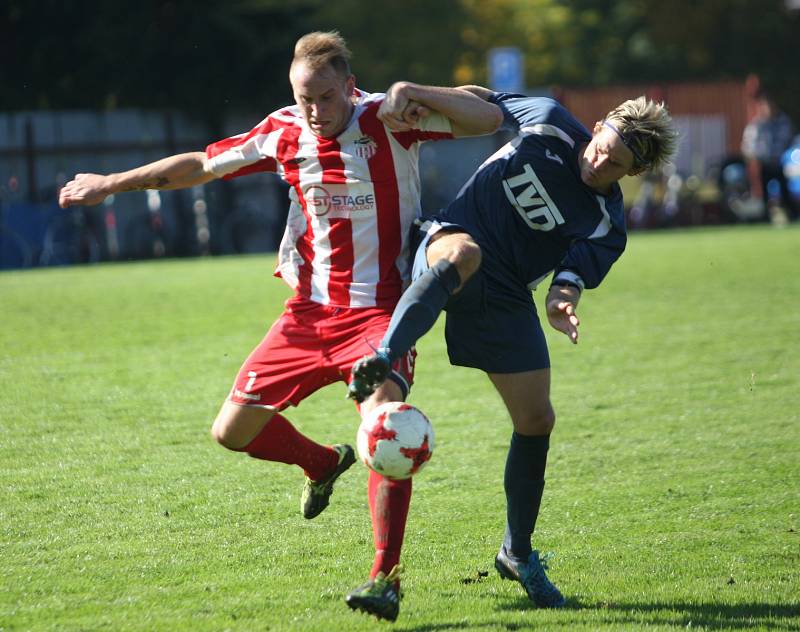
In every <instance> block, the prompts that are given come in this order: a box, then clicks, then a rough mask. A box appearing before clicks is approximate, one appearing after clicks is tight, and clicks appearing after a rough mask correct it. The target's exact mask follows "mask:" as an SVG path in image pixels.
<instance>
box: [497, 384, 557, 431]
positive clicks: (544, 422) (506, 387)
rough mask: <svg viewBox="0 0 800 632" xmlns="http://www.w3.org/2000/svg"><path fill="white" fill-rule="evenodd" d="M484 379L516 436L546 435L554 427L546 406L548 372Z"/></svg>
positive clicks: (551, 413) (550, 408)
mask: <svg viewBox="0 0 800 632" xmlns="http://www.w3.org/2000/svg"><path fill="white" fill-rule="evenodd" d="M488 375H489V379H490V380H491V381H492V384H494V387H495V388H496V389H497V392H498V393H500V397H501V398H502V399H503V402H504V403H505V405H506V408H507V409H508V412H509V415H511V422H512V423H513V424H514V430H515V431H516V432H518V433H520V434H524V435H544V434H550V432H551V431H552V430H553V426H554V424H555V413H554V412H553V406H552V404H551V403H550V369H536V370H533V371H524V372H521V373H489V374H488Z"/></svg>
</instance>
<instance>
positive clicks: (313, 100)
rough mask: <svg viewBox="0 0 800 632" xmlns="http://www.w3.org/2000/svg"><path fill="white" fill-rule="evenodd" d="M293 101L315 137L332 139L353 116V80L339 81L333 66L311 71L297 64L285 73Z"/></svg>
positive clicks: (300, 63)
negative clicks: (287, 75)
mask: <svg viewBox="0 0 800 632" xmlns="http://www.w3.org/2000/svg"><path fill="white" fill-rule="evenodd" d="M289 81H290V82H291V84H292V91H293V92H294V100H295V101H296V102H297V105H298V106H299V107H300V112H302V114H303V118H304V119H305V120H306V123H308V126H309V127H310V128H311V131H312V132H314V134H316V135H317V136H324V137H332V136H336V135H338V134H339V133H340V132H342V131H343V130H344V128H345V127H347V123H348V122H349V121H350V115H351V114H352V113H353V102H352V96H353V90H354V89H355V78H354V77H353V76H352V75H350V76H349V77H346V78H345V77H342V76H341V75H340V74H338V73H337V72H336V70H334V68H333V66H330V65H328V66H324V67H322V68H319V69H317V70H311V69H310V68H308V67H307V66H306V64H305V63H303V62H298V63H296V64H294V65H293V66H292V69H291V70H290V71H289Z"/></svg>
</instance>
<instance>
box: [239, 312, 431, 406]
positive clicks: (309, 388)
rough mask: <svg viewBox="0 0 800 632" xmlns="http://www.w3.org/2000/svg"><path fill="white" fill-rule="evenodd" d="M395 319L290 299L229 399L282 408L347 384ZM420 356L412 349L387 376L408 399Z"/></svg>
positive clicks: (248, 361)
mask: <svg viewBox="0 0 800 632" xmlns="http://www.w3.org/2000/svg"><path fill="white" fill-rule="evenodd" d="M391 317H392V312H391V311H390V310H387V309H383V308H378V307H358V308H342V307H331V306H329V305H321V304H319V303H315V302H313V301H309V300H307V299H304V298H300V297H297V296H295V297H293V298H291V299H289V300H288V301H286V309H285V310H284V312H283V314H281V317H280V318H279V319H278V320H277V321H275V323H274V324H273V325H272V327H271V328H270V330H269V331H268V332H267V335H266V336H265V337H264V339H263V340H262V341H261V343H260V344H259V345H258V346H257V347H256V348H255V349H253V351H252V352H251V353H250V356H249V357H248V358H247V360H245V362H244V364H243V365H242V368H241V369H239V374H238V375H237V376H236V380H235V381H234V383H233V388H232V389H231V392H230V395H229V396H228V399H229V400H230V401H231V402H233V403H235V404H241V405H244V406H260V407H264V408H270V409H274V410H283V409H284V408H286V407H287V406H289V405H290V404H291V405H292V406H297V404H299V403H300V402H301V401H302V400H303V399H305V398H306V397H308V396H309V395H311V394H312V393H314V392H315V391H316V390H318V389H320V388H322V387H323V386H327V385H328V384H332V383H333V382H347V381H348V380H349V378H350V369H351V368H352V366H353V364H354V363H355V361H356V360H358V359H360V358H362V357H363V356H365V355H369V354H371V353H372V352H373V349H374V348H377V347H378V344H379V343H380V341H381V339H382V338H383V335H384V334H385V333H386V329H387V328H388V326H389V320H390V319H391ZM416 355H417V353H416V351H415V350H414V349H413V348H412V349H411V351H409V352H408V354H407V355H406V356H405V357H403V358H401V359H399V360H397V361H396V362H395V363H394V364H393V365H392V373H390V374H389V379H391V380H393V381H394V382H396V383H397V384H398V386H400V388H401V389H402V390H403V395H404V396H405V395H408V391H409V389H410V388H411V385H412V384H413V382H414V360H415V358H416ZM343 393H344V391H343Z"/></svg>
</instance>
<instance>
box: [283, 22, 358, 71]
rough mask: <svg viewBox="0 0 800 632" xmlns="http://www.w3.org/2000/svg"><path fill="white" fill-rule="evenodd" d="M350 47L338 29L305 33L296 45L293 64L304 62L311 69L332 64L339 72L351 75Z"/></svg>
mask: <svg viewBox="0 0 800 632" xmlns="http://www.w3.org/2000/svg"><path fill="white" fill-rule="evenodd" d="M351 56H352V54H351V53H350V49H348V48H347V43H346V42H345V41H344V38H343V37H342V36H341V35H339V33H338V31H329V32H327V33H324V32H322V31H315V32H313V33H308V34H307V35H303V37H301V38H300V39H299V40H297V44H295V46H294V59H292V65H294V64H296V63H298V62H303V63H305V64H306V65H307V66H308V68H309V69H310V70H319V69H320V68H323V67H325V66H327V65H328V64H330V65H331V66H332V67H333V69H334V70H335V71H336V73H337V74H339V75H341V76H342V77H345V78H346V77H349V76H350V75H351V74H352V73H351V72H350V57H351Z"/></svg>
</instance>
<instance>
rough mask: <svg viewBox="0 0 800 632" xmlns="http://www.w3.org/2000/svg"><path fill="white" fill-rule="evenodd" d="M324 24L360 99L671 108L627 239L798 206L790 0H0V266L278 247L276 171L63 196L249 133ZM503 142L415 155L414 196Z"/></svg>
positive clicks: (282, 212)
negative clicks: (411, 87)
mask: <svg viewBox="0 0 800 632" xmlns="http://www.w3.org/2000/svg"><path fill="white" fill-rule="evenodd" d="M333 29H335V30H338V31H339V32H341V34H342V35H343V36H344V37H345V38H346V39H347V41H348V43H349V46H350V48H351V50H352V51H353V61H352V65H353V69H354V73H355V74H356V77H357V85H358V86H359V87H360V88H361V89H363V90H366V91H368V92H382V91H384V90H385V89H386V88H387V87H388V86H389V85H390V84H391V83H392V82H393V81H396V80H400V79H408V80H411V81H416V82H421V83H431V84H440V85H458V84H465V83H477V84H481V85H486V86H488V87H491V88H494V89H497V90H504V91H514V92H522V93H525V94H529V95H548V96H552V97H554V98H556V99H558V100H559V101H561V102H562V103H563V104H564V105H565V106H566V107H567V108H568V109H570V110H571V111H572V112H573V113H574V114H575V115H576V116H577V117H578V118H579V119H580V120H581V121H582V122H583V123H584V124H585V125H586V126H587V127H589V128H591V126H592V124H593V123H594V121H596V120H598V119H600V118H602V117H603V115H604V114H605V113H606V112H608V111H609V110H610V109H611V108H613V107H614V106H616V105H617V104H618V103H620V102H622V101H623V100H625V99H628V98H632V97H636V96H638V95H640V94H645V95H647V96H649V97H650V98H653V99H657V100H663V101H665V102H666V103H667V105H668V106H669V108H670V111H671V112H672V114H673V116H674V118H675V120H676V121H677V124H678V125H679V127H680V130H681V132H682V141H681V145H680V151H679V154H678V156H677V158H676V160H675V162H674V165H671V166H670V167H669V168H667V169H665V170H663V171H662V172H659V173H656V174H652V175H651V176H648V177H647V178H644V179H642V178H638V179H634V178H626V179H624V180H623V182H622V185H623V189H624V190H625V194H626V205H627V213H628V222H629V226H630V227H631V228H632V229H634V230H636V229H656V228H668V227H675V226H694V225H708V224H721V223H734V222H772V223H773V224H775V225H776V226H783V225H786V224H788V223H789V222H791V221H793V220H794V219H795V218H796V217H797V209H798V208H799V207H800V203H799V201H800V138H799V137H796V136H795V133H796V132H797V127H796V124H797V122H798V121H800V90H798V89H797V79H798V70H797V63H796V60H797V59H798V58H799V54H798V49H800V0H705V1H704V2H702V3H698V2H696V1H695V0H692V1H690V0H672V1H670V2H650V1H645V0H618V1H611V0H591V1H590V0H576V1H573V2H566V1H561V0H527V1H525V0H438V1H431V0H402V1H401V0H383V1H382V2H381V3H380V4H379V3H376V2H369V1H366V0H337V1H336V2H330V1H328V2H323V1H322V0H282V1H277V0H228V1H227V2H210V1H207V0H193V1H191V2H189V1H188V0H137V1H136V2H129V1H126V0H120V1H118V2H100V1H95V2H91V1H88V0H59V1H54V0H39V1H35V2H34V1H33V0H31V1H25V0H3V2H2V3H0V60H2V63H0V77H1V78H2V79H1V80H0V87H1V88H2V89H0V268H23V267H33V266H46V265H64V264H73V263H91V262H97V261H113V260H128V259H138V258H155V257H183V256H197V255H208V254H231V253H250V252H266V251H271V250H275V249H276V248H277V245H278V243H279V240H280V237H281V234H282V232H283V225H284V220H285V217H286V211H287V207H288V204H287V201H286V200H287V190H286V188H285V186H284V185H282V183H281V182H280V180H279V179H278V178H277V177H276V176H273V175H269V174H262V175H253V176H249V177H245V178H239V179H236V180H235V181H232V182H222V181H217V182H213V183H210V184H208V185H205V186H202V187H196V188H194V189H191V190H185V191H174V192H157V191H146V192H136V193H126V194H123V195H118V196H112V197H109V198H108V199H107V200H106V201H105V203H104V204H102V205H98V206H95V207H86V208H82V207H78V208H71V209H60V208H59V207H58V205H57V202H56V200H57V196H58V190H59V188H60V187H61V186H62V185H63V184H64V183H65V182H66V181H67V180H69V179H71V178H72V177H73V175H74V174H75V173H79V172H87V171H91V172H98V173H109V172H113V171H123V170H126V169H129V168H132V167H135V166H138V165H140V164H143V163H145V162H150V161H153V160H157V159H159V158H161V157H164V156H167V155H170V154H174V153H179V152H183V151H196V150H202V149H204V148H205V146H206V145H207V144H209V143H211V142H213V141H215V140H218V139H221V138H224V137H227V136H230V135H233V134H236V133H240V132H244V131H248V130H249V129H251V128H252V127H253V126H254V125H255V124H257V123H258V122H259V121H260V120H261V119H263V118H264V117H265V116H266V115H267V114H268V113H270V112H271V111H272V110H274V109H276V108H278V107H280V106H283V105H286V104H289V103H291V102H292V95H291V91H290V87H289V82H288V67H289V62H290V60H291V57H292V52H293V46H294V42H295V41H296V40H297V38H298V37H300V36H301V35H303V34H304V33H307V32H309V31H313V30H333ZM505 140H507V139H506V138H504V137H502V135H495V136H493V137H486V138H480V139H469V140H465V141H452V142H443V143H432V144H429V145H427V146H425V148H424V150H423V153H422V170H421V174H422V178H423V191H424V194H423V208H424V209H425V210H426V211H433V210H435V209H436V208H437V207H439V206H441V205H443V204H445V203H446V202H447V201H448V200H449V199H451V198H452V197H453V195H454V194H455V193H456V192H457V190H458V188H459V187H460V185H461V184H462V183H463V182H464V181H465V180H466V179H467V177H468V176H469V174H470V173H471V172H472V171H473V170H474V168H475V167H476V166H477V165H478V164H480V163H481V162H482V160H483V159H484V158H485V157H486V156H488V155H489V154H490V153H491V152H492V151H494V149H496V148H497V147H498V146H500V145H501V144H502V143H503V142H505Z"/></svg>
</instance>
